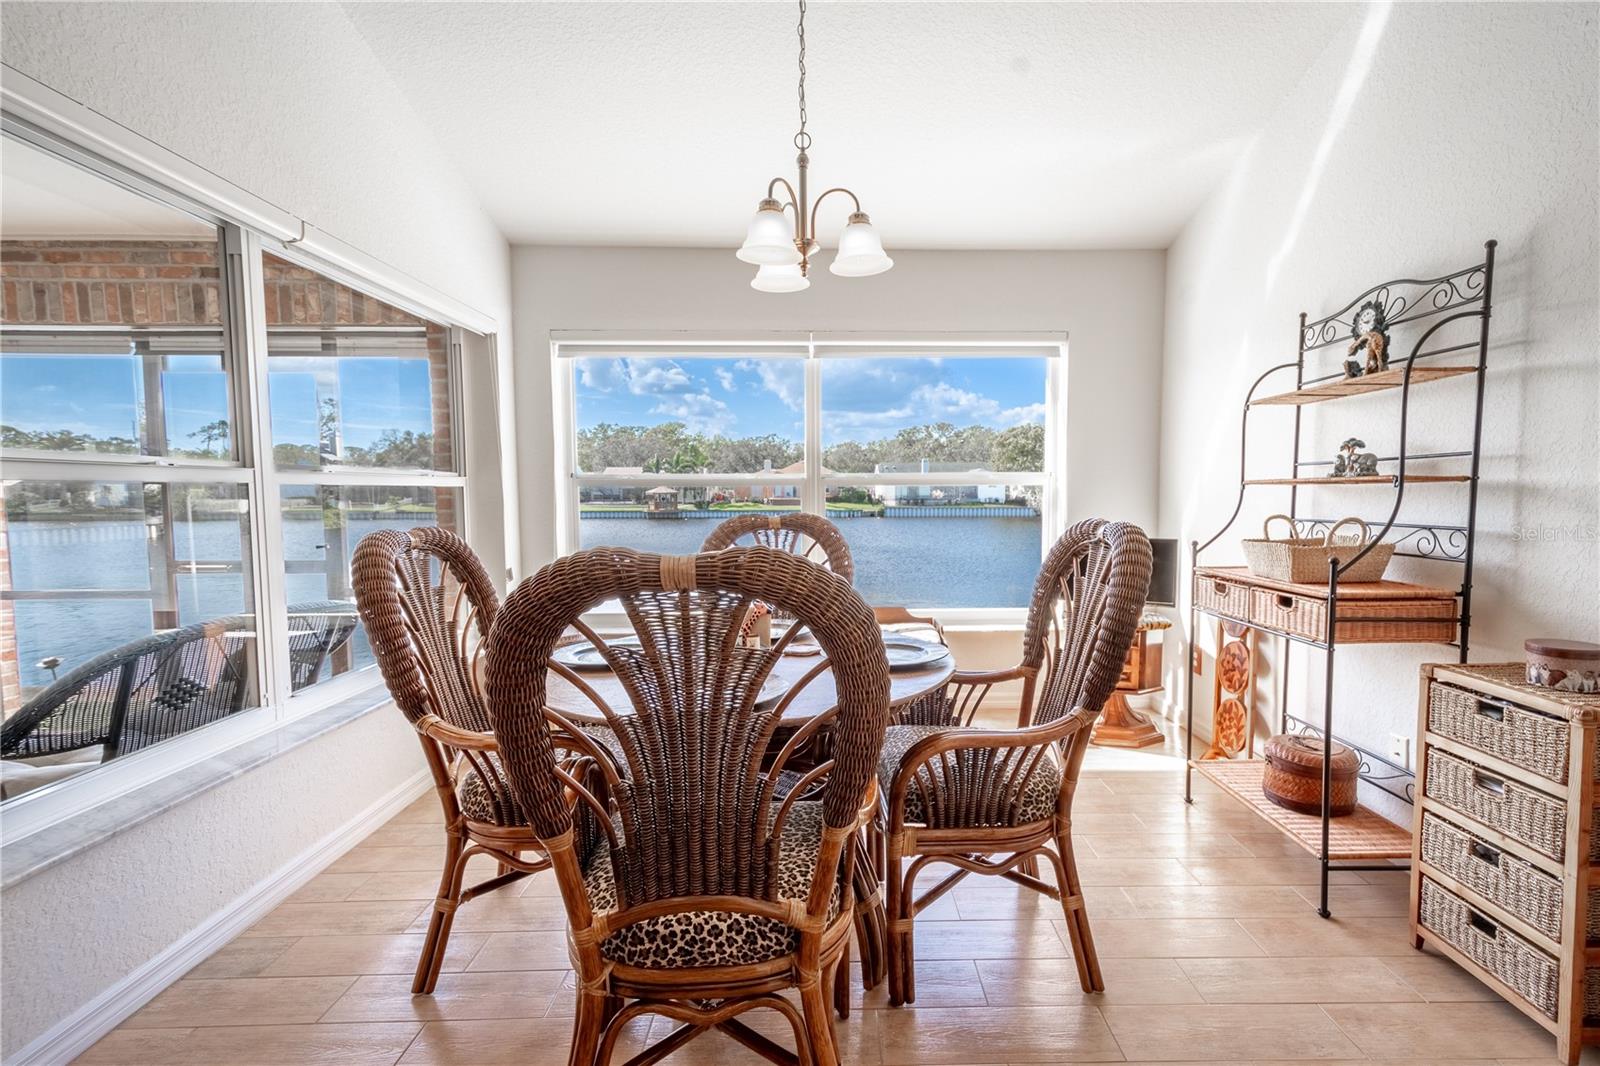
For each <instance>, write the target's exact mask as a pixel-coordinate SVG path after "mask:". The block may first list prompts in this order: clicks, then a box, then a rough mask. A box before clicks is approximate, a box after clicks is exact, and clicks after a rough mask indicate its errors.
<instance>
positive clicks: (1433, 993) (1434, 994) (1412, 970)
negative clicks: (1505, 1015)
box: [1383, 948, 1498, 1003]
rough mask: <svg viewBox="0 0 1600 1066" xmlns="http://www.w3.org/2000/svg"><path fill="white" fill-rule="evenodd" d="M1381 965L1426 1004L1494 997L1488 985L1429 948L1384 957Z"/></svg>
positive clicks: (1471, 1000) (1495, 997)
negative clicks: (1414, 991) (1411, 989)
mask: <svg viewBox="0 0 1600 1066" xmlns="http://www.w3.org/2000/svg"><path fill="white" fill-rule="evenodd" d="M1383 964H1384V965H1385V966H1387V967H1388V968H1389V969H1390V971H1391V972H1393V973H1394V974H1395V975H1396V976H1398V977H1399V978H1400V979H1401V980H1402V981H1404V982H1405V983H1406V984H1408V985H1410V986H1411V987H1412V988H1413V989H1415V990H1416V991H1417V994H1418V995H1420V996H1421V997H1422V998H1423V999H1425V1000H1427V1001H1428V1002H1429V1003H1472V1002H1477V1001H1480V1000H1492V999H1497V998H1498V997H1497V996H1496V995H1495V994H1494V993H1493V992H1491V991H1489V986H1488V985H1486V984H1484V983H1483V982H1482V981H1480V980H1478V979H1477V978H1476V977H1473V976H1472V975H1471V974H1469V973H1468V972H1467V971H1465V970H1463V969H1462V968H1461V967H1459V966H1457V965H1456V964H1455V963H1453V962H1451V961H1450V960H1449V959H1447V958H1445V957H1444V956H1443V955H1440V954H1439V953H1438V952H1436V951H1434V950H1432V949H1431V948H1429V949H1425V950H1423V951H1412V952H1411V953H1410V954H1407V955H1394V956H1389V957H1386V958H1384V960H1383Z"/></svg>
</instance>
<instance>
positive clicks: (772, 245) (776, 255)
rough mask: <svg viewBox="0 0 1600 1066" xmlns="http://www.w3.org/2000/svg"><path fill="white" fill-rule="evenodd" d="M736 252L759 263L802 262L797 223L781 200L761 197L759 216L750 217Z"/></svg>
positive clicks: (788, 263) (761, 264)
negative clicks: (742, 241)
mask: <svg viewBox="0 0 1600 1066" xmlns="http://www.w3.org/2000/svg"><path fill="white" fill-rule="evenodd" d="M737 254H738V256H739V258H740V259H741V260H742V261H744V262H746V263H754V264H756V265H757V266H767V265H769V264H770V265H773V266H789V265H791V264H797V263H799V262H800V249H798V248H796V247H795V246H794V227H793V226H791V225H790V224H789V216H788V215H786V214H784V213H783V208H782V207H781V206H779V204H778V201H776V200H763V201H761V207H760V208H759V209H758V210H757V211H756V217H755V218H752V219H751V220H750V229H749V231H748V232H747V233H746V234H745V238H744V246H743V247H741V248H740V249H739V251H738V253H737Z"/></svg>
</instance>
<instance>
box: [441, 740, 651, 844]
mask: <svg viewBox="0 0 1600 1066" xmlns="http://www.w3.org/2000/svg"><path fill="white" fill-rule="evenodd" d="M582 729H583V731H584V733H585V734H586V735H588V736H589V737H591V738H592V739H593V740H594V741H595V742H596V743H598V744H599V745H600V746H601V747H603V748H605V749H606V750H607V751H609V752H611V754H612V755H613V756H614V757H615V758H616V760H617V762H618V764H619V765H622V766H626V765H627V761H626V760H625V759H624V758H623V756H622V745H621V744H620V743H619V742H618V741H617V735H616V734H615V733H613V732H612V731H611V728H610V727H609V726H604V725H585V726H583V727H582ZM485 756H486V761H487V762H488V763H489V767H490V769H491V770H492V771H493V773H494V775H495V776H496V777H497V778H498V779H499V780H498V781H497V782H496V783H495V787H494V789H493V790H492V791H491V790H490V789H488V788H486V787H484V783H483V779H482V778H481V777H480V776H478V771H477V770H476V769H475V768H474V767H473V766H472V765H471V764H470V763H463V764H462V768H463V769H462V773H461V777H460V778H459V779H458V780H457V781H456V800H457V801H458V802H459V803H460V804H461V813H462V814H465V815H466V816H467V817H468V818H470V819H472V820H473V821H475V822H492V823H494V824H495V825H527V824H528V820H527V819H526V818H524V817H522V812H521V811H520V810H518V809H517V807H516V804H515V802H512V801H510V796H511V785H510V783H509V782H508V781H507V780H506V776H505V771H504V770H502V769H501V767H500V755H499V753H498V752H493V751H491V752H486V753H485ZM496 794H498V795H501V796H505V797H507V800H508V806H509V809H507V807H503V806H501V805H498V804H496V803H495V795H496Z"/></svg>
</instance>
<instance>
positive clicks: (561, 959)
mask: <svg viewBox="0 0 1600 1066" xmlns="http://www.w3.org/2000/svg"><path fill="white" fill-rule="evenodd" d="M571 965H572V962H571V959H569V958H568V957H567V934H566V933H565V932H533V933H490V934H489V939H488V940H487V941H485V943H484V945H483V949H482V950H481V951H479V952H478V953H477V955H475V956H474V957H473V959H472V962H471V964H470V965H469V966H467V970H468V972H470V973H482V972H484V971H486V970H565V969H567V967H569V966H571Z"/></svg>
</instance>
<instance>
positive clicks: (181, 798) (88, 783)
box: [0, 671, 390, 889]
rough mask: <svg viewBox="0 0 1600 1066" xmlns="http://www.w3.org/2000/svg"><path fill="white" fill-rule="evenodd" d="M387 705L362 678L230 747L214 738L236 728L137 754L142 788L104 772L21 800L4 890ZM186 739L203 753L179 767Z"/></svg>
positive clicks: (383, 694)
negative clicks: (142, 761)
mask: <svg viewBox="0 0 1600 1066" xmlns="http://www.w3.org/2000/svg"><path fill="white" fill-rule="evenodd" d="M350 680H351V681H352V682H357V681H358V679H357V678H351V679H350ZM389 703H390V699H389V692H388V689H386V688H385V687H384V684H383V679H382V678H381V677H379V676H378V674H377V671H371V672H370V673H369V672H366V671H363V672H362V676H361V677H360V678H359V683H358V684H352V685H349V686H341V687H340V691H337V692H330V693H329V694H328V698H327V699H326V700H323V701H319V702H318V703H317V704H315V705H314V706H313V707H312V708H311V709H310V710H307V711H306V712H305V713H302V714H300V715H298V716H297V717H293V718H289V719H287V720H283V719H277V720H273V719H271V718H267V719H266V721H267V723H268V724H267V725H266V727H265V728H255V729H248V728H247V729H246V730H245V731H244V732H243V733H242V735H241V736H239V737H238V738H237V739H235V740H234V741H233V742H232V743H231V744H224V745H223V746H221V747H218V746H217V743H216V741H217V739H218V738H219V736H222V735H223V734H222V733H221V732H216V733H214V732H213V730H219V731H220V730H223V729H225V727H226V725H228V724H232V723H217V724H215V725H213V726H209V727H207V728H206V729H204V730H198V731H197V734H198V735H191V737H189V738H176V739H175V740H173V741H169V742H167V744H163V745H159V746H157V747H154V748H150V749H148V750H147V752H145V753H139V755H147V756H148V757H149V758H148V761H147V764H146V766H145V767H143V769H144V771H145V772H144V773H143V774H141V775H140V778H141V779H139V780H137V783H134V784H131V785H125V786H123V787H119V786H118V785H117V784H116V783H114V782H113V781H112V780H111V779H110V777H107V776H103V775H107V773H108V770H109V769H110V767H106V768H101V769H98V770H95V771H92V772H91V773H90V774H87V775H84V776H83V777H81V778H74V779H69V780H66V781H61V782H58V783H57V784H55V785H51V786H48V787H46V788H42V789H39V790H38V792H37V793H28V794H26V795H24V796H21V797H18V798H17V799H16V800H14V801H12V802H11V803H8V804H6V806H5V808H4V809H3V810H0V889H5V888H10V887H11V886H12V885H14V884H16V883H17V882H19V881H23V880H26V879H27V878H29V877H32V876H33V875H34V874H37V873H39V872H40V871H42V870H46V869H48V868H50V867H51V866H54V865H56V864H57V863H60V862H64V861H66V860H67V859H69V858H71V857H72V856H74V855H77V854H79V853H80V852H83V851H85V850H87V849H89V848H92V847H94V846H95V845H97V844H99V843H101V842H102V841H104V840H106V839H108V838H110V837H111V836H113V835H114V834H116V833H119V832H123V831H125V830H127V829H128V828H130V827H131V826H135V825H138V824H139V823H141V822H145V821H148V820H149V819H151V818H154V817H156V816H157V815H160V814H162V813H163V812H165V811H168V810H171V809H173V808H174V807H177V806H179V805H181V804H183V803H185V802H186V801H188V800H190V799H192V798H194V797H195V796H198V795H200V794H201V793H203V792H207V791H209V790H211V789H213V788H215V787H217V786H218V785H221V784H223V783H225V782H227V781H231V780H233V779H234V778H236V777H238V776H240V775H241V774H243V773H245V772H247V771H249V770H252V769H254V768H255V767H257V766H260V765H262V764H263V763H266V762H269V761H271V760H272V759H275V758H277V757H278V756H279V755H282V754H283V753H285V752H287V751H290V750H292V749H293V748H296V747H299V746H300V745H301V744H305V743H307V742H308V741H311V740H315V739H316V738H317V737H319V736H322V735H323V734H325V733H328V732H331V731H332V730H335V729H338V728H339V727H340V726H343V725H347V724H348V723H350V722H353V721H355V720H356V719H358V718H361V717H363V716H364V715H367V714H370V713H371V712H372V711H374V710H377V709H379V708H383V707H386V706H388V705H389ZM291 709H294V708H293V704H292V703H291ZM261 710H262V712H263V713H264V714H265V715H268V716H270V715H271V714H272V713H273V712H272V711H271V709H265V708H264V709H261ZM247 713H250V712H247ZM238 717H240V718H241V719H242V718H244V717H245V716H244V715H240V716H238ZM186 739H188V740H193V741H195V742H202V743H204V746H203V747H200V748H197V749H196V754H194V755H193V757H190V758H188V759H184V758H182V757H181V756H180V757H179V758H178V759H176V760H174V759H173V755H174V754H175V748H176V746H177V745H180V744H182V743H183V742H184V741H185V740H186ZM137 757H138V756H130V757H129V759H133V758H137ZM157 760H159V761H157ZM121 761H123V760H117V762H121ZM163 766H167V767H169V769H167V770H166V772H162V773H160V774H159V775H158V776H151V775H150V770H151V769H152V768H159V767H163Z"/></svg>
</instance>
